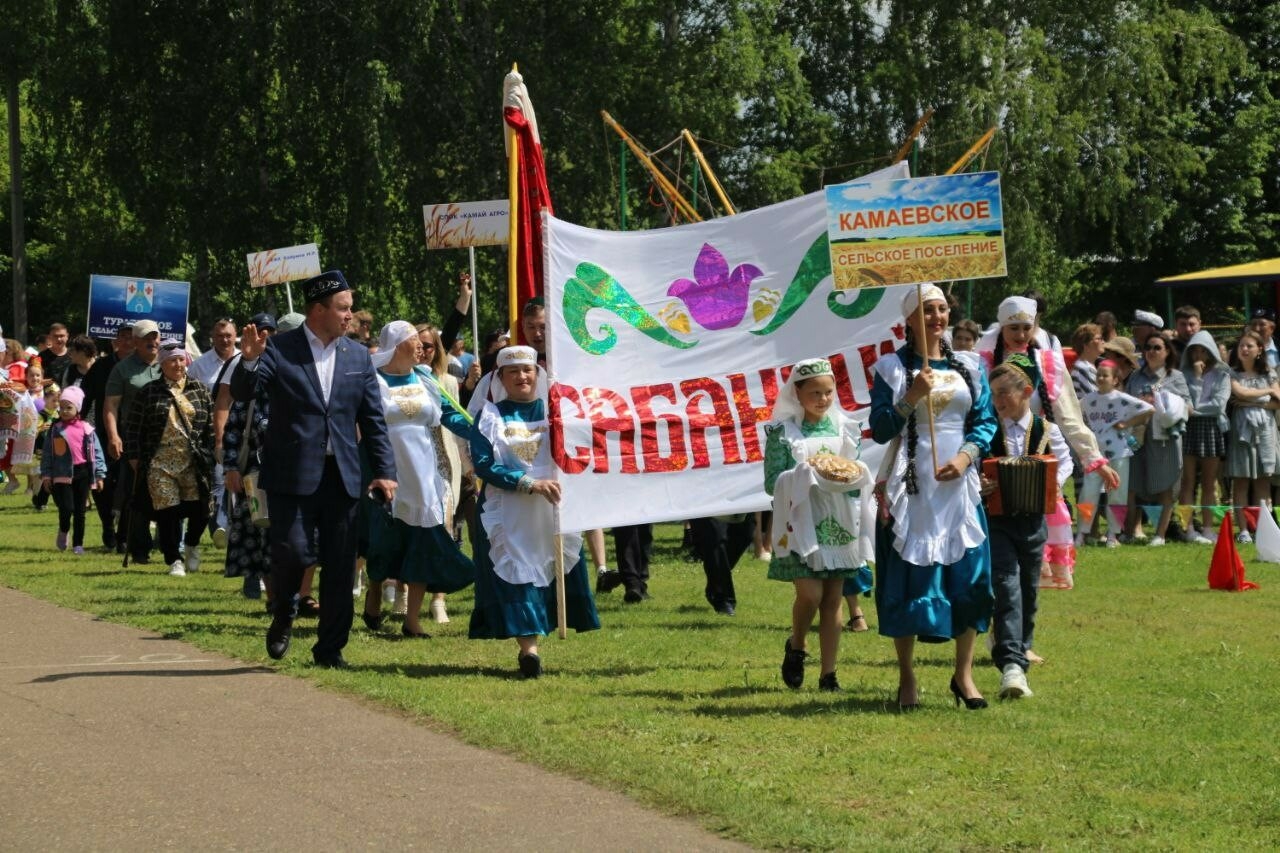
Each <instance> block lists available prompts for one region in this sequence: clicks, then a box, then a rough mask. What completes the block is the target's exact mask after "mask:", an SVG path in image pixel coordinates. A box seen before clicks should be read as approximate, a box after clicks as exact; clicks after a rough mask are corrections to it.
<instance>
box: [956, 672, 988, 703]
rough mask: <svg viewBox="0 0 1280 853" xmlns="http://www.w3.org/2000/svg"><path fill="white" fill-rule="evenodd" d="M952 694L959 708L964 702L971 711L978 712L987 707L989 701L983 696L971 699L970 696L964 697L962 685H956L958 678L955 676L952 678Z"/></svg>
mask: <svg viewBox="0 0 1280 853" xmlns="http://www.w3.org/2000/svg"><path fill="white" fill-rule="evenodd" d="M951 692H952V693H953V694H955V697H956V705H957V706H958V705H959V704H960V703H961V702H963V703H964V706H965V707H966V708H968V709H969V710H970V711H977V710H979V709H981V708H985V707H987V700H986V699H983V698H982V697H981V696H975V697H973V698H972V699H970V698H969V697H968V696H966V695H964V693H963V692H962V691H961V690H960V685H959V684H956V677H955V676H954V675H953V676H951Z"/></svg>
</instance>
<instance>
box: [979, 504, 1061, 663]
mask: <svg viewBox="0 0 1280 853" xmlns="http://www.w3.org/2000/svg"><path fill="white" fill-rule="evenodd" d="M987 523H988V539H989V541H990V542H991V585H992V587H993V588H994V592H995V596H996V607H995V612H994V613H993V614H992V617H991V630H992V632H993V633H994V635H995V645H994V646H993V647H992V649H991V659H992V661H993V662H994V663H995V665H996V669H999V670H1003V669H1004V668H1005V667H1006V666H1008V665H1009V664H1011V663H1016V664H1017V665H1018V666H1020V667H1022V670H1023V672H1025V671H1026V670H1027V668H1028V666H1029V664H1028V663H1027V650H1028V649H1030V648H1031V641H1032V639H1033V636H1034V634H1035V628H1036V602H1037V599H1036V596H1037V594H1038V592H1039V585H1040V563H1041V562H1042V561H1043V560H1044V543H1045V540H1046V539H1047V538H1048V535H1049V534H1048V530H1047V528H1046V527H1045V523H1044V516H1043V515H1004V516H999V515H996V516H990V517H989V518H988V519H987Z"/></svg>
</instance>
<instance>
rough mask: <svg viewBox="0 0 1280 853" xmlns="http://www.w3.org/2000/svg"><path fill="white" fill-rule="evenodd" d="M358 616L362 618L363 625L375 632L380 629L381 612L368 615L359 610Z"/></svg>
mask: <svg viewBox="0 0 1280 853" xmlns="http://www.w3.org/2000/svg"><path fill="white" fill-rule="evenodd" d="M360 618H361V619H363V620H364V626H365V627H366V628H368V629H369V630H370V631H373V632H374V633H375V634H376V633H377V632H379V631H381V630H382V613H378V615H377V616H370V615H369V614H368V613H365V612H364V611H363V610H361V611H360Z"/></svg>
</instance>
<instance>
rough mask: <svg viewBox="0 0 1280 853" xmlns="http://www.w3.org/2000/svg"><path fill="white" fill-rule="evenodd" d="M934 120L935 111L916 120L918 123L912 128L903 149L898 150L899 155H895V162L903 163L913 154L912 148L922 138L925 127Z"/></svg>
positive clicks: (930, 111)
mask: <svg viewBox="0 0 1280 853" xmlns="http://www.w3.org/2000/svg"><path fill="white" fill-rule="evenodd" d="M931 118H933V110H929V111H928V112H926V113H925V114H924V115H922V116H920V118H918V119H916V123H915V124H913V125H912V126H911V132H910V133H908V134H907V140H906V141H905V142H903V143H902V147H901V148H899V149H898V153H896V154H894V155H893V162H895V163H901V162H902V161H903V160H905V159H906V158H907V155H908V154H910V153H911V146H912V144H913V143H914V142H915V141H916V138H917V137H919V136H920V133H921V131H923V130H924V126H925V125H926V124H928V123H929V119H931Z"/></svg>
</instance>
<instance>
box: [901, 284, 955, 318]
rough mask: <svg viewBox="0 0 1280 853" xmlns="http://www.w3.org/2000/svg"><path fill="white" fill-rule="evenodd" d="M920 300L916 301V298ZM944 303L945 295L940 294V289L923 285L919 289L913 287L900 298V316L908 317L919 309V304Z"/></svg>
mask: <svg viewBox="0 0 1280 853" xmlns="http://www.w3.org/2000/svg"><path fill="white" fill-rule="evenodd" d="M917 294H918V295H919V297H920V299H919V300H917V299H916V296H917ZM922 301H923V302H946V301H947V295H946V294H945V293H943V292H942V288H940V287H938V285H936V284H932V283H930V284H925V285H921V286H920V287H913V288H911V289H910V290H908V291H907V295H906V296H904V297H902V316H903V317H910V316H911V315H912V314H914V313H916V311H917V310H919V308H920V303H921V302H922Z"/></svg>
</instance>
